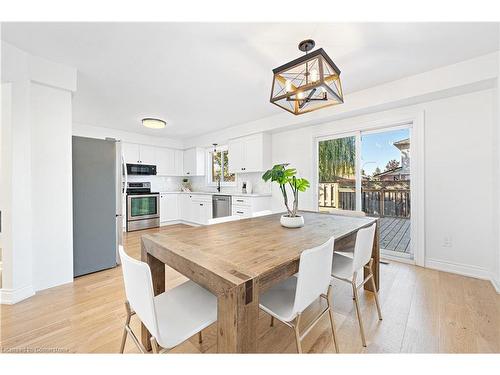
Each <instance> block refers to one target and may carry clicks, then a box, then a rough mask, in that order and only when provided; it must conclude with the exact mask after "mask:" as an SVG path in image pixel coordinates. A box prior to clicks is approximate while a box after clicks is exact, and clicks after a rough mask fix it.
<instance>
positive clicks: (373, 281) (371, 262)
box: [370, 260, 382, 320]
mask: <svg viewBox="0 0 500 375" xmlns="http://www.w3.org/2000/svg"><path fill="white" fill-rule="evenodd" d="M372 267H373V260H371V261H370V275H371V283H372V288H373V294H374V295H375V304H376V305H377V312H378V319H379V320H382V310H381V309H380V302H379V300H378V292H377V288H376V286H375V280H374V277H373V268H372Z"/></svg>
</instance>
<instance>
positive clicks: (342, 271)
mask: <svg viewBox="0 0 500 375" xmlns="http://www.w3.org/2000/svg"><path fill="white" fill-rule="evenodd" d="M376 225H377V224H376V223H374V224H372V225H371V226H369V227H368V228H363V229H360V230H359V231H358V233H357V234H356V243H355V245H354V253H353V254H352V257H351V256H348V255H347V254H345V253H334V255H333V266H332V276H333V277H334V278H335V279H338V280H342V281H345V282H348V283H350V284H351V286H352V292H353V297H354V304H355V306H356V315H357V317H358V323H359V331H360V333H361V341H362V343H363V346H366V338H365V330H364V328H363V320H362V317H361V310H360V308H359V296H358V289H359V288H361V287H362V286H363V285H365V284H366V283H367V282H368V281H370V282H371V284H372V288H373V293H374V296H375V303H376V305H377V312H378V318H379V319H380V320H382V311H381V309H380V303H379V300H378V293H377V289H376V287H375V280H374V278H373V259H372V257H371V254H372V247H373V240H374V238H375V230H376ZM363 269H366V270H367V271H368V276H367V277H366V278H365V279H364V280H363V282H362V283H361V284H360V285H356V282H357V281H356V280H357V277H358V274H359V272H360V271H362V270H363Z"/></svg>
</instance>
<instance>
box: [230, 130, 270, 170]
mask: <svg viewBox="0 0 500 375" xmlns="http://www.w3.org/2000/svg"><path fill="white" fill-rule="evenodd" d="M228 146H229V171H230V172H231V173H246V172H262V171H265V170H267V169H269V168H270V167H271V137H270V136H269V135H268V134H263V133H259V134H254V135H250V136H247V137H241V138H236V139H232V140H230V141H229V144H228Z"/></svg>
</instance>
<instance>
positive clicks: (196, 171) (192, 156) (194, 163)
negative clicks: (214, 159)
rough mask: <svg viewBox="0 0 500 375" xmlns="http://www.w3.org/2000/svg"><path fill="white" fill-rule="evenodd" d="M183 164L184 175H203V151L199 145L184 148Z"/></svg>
mask: <svg viewBox="0 0 500 375" xmlns="http://www.w3.org/2000/svg"><path fill="white" fill-rule="evenodd" d="M183 164H184V165H183V171H184V173H183V175H184V176H204V175H205V151H204V150H203V149H202V148H199V147H194V148H190V149H187V150H184V161H183Z"/></svg>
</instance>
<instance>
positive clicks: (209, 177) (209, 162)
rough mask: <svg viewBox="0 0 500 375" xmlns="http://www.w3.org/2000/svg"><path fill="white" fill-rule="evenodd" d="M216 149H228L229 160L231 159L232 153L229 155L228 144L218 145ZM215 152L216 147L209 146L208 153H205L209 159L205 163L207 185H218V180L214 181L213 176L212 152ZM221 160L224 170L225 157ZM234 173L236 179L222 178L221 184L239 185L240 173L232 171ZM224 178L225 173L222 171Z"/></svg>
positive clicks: (222, 150) (218, 150) (221, 150)
mask: <svg viewBox="0 0 500 375" xmlns="http://www.w3.org/2000/svg"><path fill="white" fill-rule="evenodd" d="M216 150H217V152H224V151H226V152H227V153H228V160H229V158H230V155H229V147H228V145H220V146H217V147H216ZM213 152H214V148H213V147H208V148H207V149H206V153H205V160H206V161H207V162H206V163H205V165H206V173H205V175H206V176H207V180H206V184H207V186H217V182H214V181H213V176H212V154H213ZM221 162H222V165H221V170H222V171H224V158H221ZM228 169H229V166H228ZM232 174H234V181H224V180H221V182H220V186H237V185H238V175H237V174H236V173H232ZM222 178H224V173H222Z"/></svg>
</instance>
